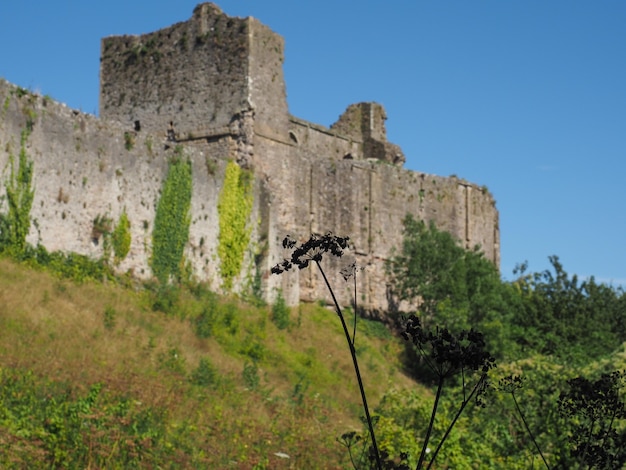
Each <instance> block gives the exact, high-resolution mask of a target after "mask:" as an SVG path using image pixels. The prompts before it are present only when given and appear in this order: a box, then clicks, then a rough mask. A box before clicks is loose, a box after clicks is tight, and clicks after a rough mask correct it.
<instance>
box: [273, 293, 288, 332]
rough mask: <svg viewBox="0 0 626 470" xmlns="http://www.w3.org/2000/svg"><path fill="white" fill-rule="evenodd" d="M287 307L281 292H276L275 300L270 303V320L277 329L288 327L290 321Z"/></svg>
mask: <svg viewBox="0 0 626 470" xmlns="http://www.w3.org/2000/svg"><path fill="white" fill-rule="evenodd" d="M289 313H290V311H289V307H287V303H286V302H285V298H284V297H283V294H282V292H280V291H279V292H278V295H277V296H276V302H274V305H272V322H273V323H274V325H276V327H277V328H278V329H279V330H284V329H286V328H289V326H290V324H291V321H290V319H289Z"/></svg>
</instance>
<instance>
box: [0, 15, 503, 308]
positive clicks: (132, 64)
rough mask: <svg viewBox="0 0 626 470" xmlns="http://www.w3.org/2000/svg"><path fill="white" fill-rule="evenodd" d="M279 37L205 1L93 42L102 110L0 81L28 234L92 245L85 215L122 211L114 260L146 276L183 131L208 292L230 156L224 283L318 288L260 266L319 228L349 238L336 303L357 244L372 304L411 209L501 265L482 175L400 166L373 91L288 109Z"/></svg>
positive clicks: (321, 289) (337, 264) (3, 132)
mask: <svg viewBox="0 0 626 470" xmlns="http://www.w3.org/2000/svg"><path fill="white" fill-rule="evenodd" d="M283 50H284V42H283V39H282V38H281V37H280V36H279V35H278V34H276V33H274V32H272V31H271V30H270V29H269V28H268V27H266V26H264V25H263V24H261V23H260V22H259V21H258V20H256V19H254V18H233V17H229V16H227V15H225V14H223V13H222V12H221V11H220V9H219V8H218V7H217V6H215V5H213V4H211V3H204V4H200V5H198V6H197V7H196V8H195V10H194V12H193V15H192V17H191V19H190V20H189V21H187V22H182V23H178V24H175V25H172V26H170V27H168V28H164V29H162V30H159V31H156V32H153V33H149V34H145V35H141V36H120V37H109V38H105V39H103V40H102V48H101V74H100V117H99V118H97V117H94V116H91V115H87V114H83V113H81V112H78V111H75V110H72V109H69V108H67V107H66V106H65V105H63V104H60V103H57V102H55V101H53V100H51V99H49V98H47V97H42V96H38V95H35V94H32V93H30V92H26V93H25V92H24V90H23V89H21V88H19V87H16V86H14V85H11V84H9V83H7V82H5V81H2V80H0V104H1V105H2V108H0V170H2V174H1V175H0V195H3V194H4V184H5V183H6V178H7V175H8V166H9V164H8V162H9V155H17V153H18V152H19V145H20V133H21V131H22V130H23V129H24V128H25V126H27V125H28V126H30V127H32V132H31V134H30V137H29V139H28V141H27V152H28V154H29V156H30V158H31V159H32V160H33V162H34V189H35V202H34V205H33V209H32V211H31V217H32V220H33V224H32V227H31V232H30V235H29V238H28V241H29V242H30V243H32V244H37V243H41V244H43V245H44V246H45V247H46V248H48V250H63V251H73V252H77V253H81V254H86V255H90V256H93V257H99V256H102V246H101V243H99V240H97V239H95V238H94V237H93V233H92V232H93V221H94V219H95V218H96V217H97V216H99V215H107V216H109V217H111V218H113V219H116V218H117V217H119V215H120V213H121V212H122V211H123V210H126V212H127V214H128V217H129V219H130V221H131V235H132V243H131V251H130V253H129V255H128V257H127V258H126V259H125V260H123V261H122V263H121V264H120V265H119V266H118V269H119V270H120V271H122V272H126V271H132V273H133V274H134V275H135V276H137V277H139V278H149V277H150V276H151V272H150V268H149V259H150V251H151V250H150V246H151V233H152V232H151V231H152V226H153V222H154V215H155V208H156V204H157V201H158V197H159V192H160V189H161V186H162V182H163V179H164V178H165V176H166V174H167V168H168V163H167V162H168V159H169V158H170V157H171V155H172V152H173V146H174V145H181V146H182V147H183V149H184V153H185V155H186V156H187V157H188V158H189V159H190V160H191V162H192V170H193V195H192V207H191V221H192V222H191V228H190V236H189V243H188V246H187V248H186V259H187V261H188V262H189V263H190V265H191V267H192V271H193V274H194V276H195V277H196V278H197V279H198V280H201V281H206V282H208V283H210V285H211V287H212V288H213V289H215V290H218V291H219V290H220V289H221V288H222V285H221V278H220V259H219V256H218V254H217V253H218V252H217V246H218V239H219V213H218V209H217V201H218V198H219V194H220V191H221V189H222V187H223V181H224V170H225V167H226V163H227V162H228V161H229V160H233V161H236V162H237V163H238V164H239V165H241V166H242V167H244V168H246V169H249V170H250V171H252V172H253V175H254V203H253V210H252V215H251V217H250V221H249V223H250V227H251V229H252V237H251V242H250V246H249V247H248V254H247V256H246V260H245V262H244V265H243V266H242V269H241V273H240V275H239V277H238V279H237V280H236V282H235V287H234V289H235V290H236V291H239V292H242V291H245V290H246V289H248V288H249V285H250V279H251V277H253V275H254V273H256V272H258V273H260V274H261V278H262V290H263V295H264V296H265V298H266V299H267V300H269V301H272V300H273V299H274V298H275V296H276V294H277V292H278V291H279V289H280V290H281V291H282V293H283V295H284V296H285V298H286V299H287V301H288V302H289V303H290V304H295V303H297V302H298V301H300V300H302V301H314V300H317V299H328V295H327V293H326V290H325V286H324V285H323V284H322V281H321V278H320V277H319V276H318V274H317V273H316V272H315V271H314V270H312V269H309V270H305V271H301V272H289V273H288V274H287V275H283V276H270V275H269V269H270V267H271V266H272V265H274V264H275V263H277V262H278V261H280V260H281V259H282V258H283V257H284V256H285V253H283V251H282V245H281V241H282V239H283V237H284V236H285V235H287V234H290V235H292V236H293V237H296V238H299V239H303V240H304V239H306V238H308V236H309V235H310V234H311V233H317V234H322V233H326V232H328V231H332V232H333V233H335V234H337V235H342V236H344V235H348V236H350V238H351V240H352V249H351V250H350V252H349V253H348V254H347V256H346V257H345V259H343V260H341V261H333V262H332V264H331V265H329V269H328V273H329V274H330V275H331V282H333V283H335V285H337V286H341V287H340V288H339V289H338V291H339V294H340V299H341V302H343V303H345V304H348V303H349V301H350V288H349V287H348V286H346V287H345V288H344V287H343V286H345V282H344V281H343V278H342V277H341V276H340V275H339V269H340V268H341V267H342V264H345V263H347V262H349V261H352V260H354V259H355V258H356V262H357V264H358V265H359V266H362V267H364V268H365V269H364V270H363V271H362V273H360V277H359V286H358V290H359V296H360V298H359V303H360V305H361V306H362V307H363V308H365V309H366V310H367V311H369V312H372V313H376V312H379V313H383V312H385V311H386V310H388V308H389V302H390V300H389V299H388V287H389V286H388V283H387V280H386V277H385V271H384V262H385V260H387V259H388V258H389V257H390V256H391V254H392V251H393V249H394V248H397V247H399V246H400V244H401V242H402V219H403V218H404V217H405V216H406V215H407V214H408V213H410V214H413V215H414V216H416V217H417V218H420V219H423V220H428V221H429V220H433V221H435V223H436V224H437V226H438V227H439V228H440V229H443V230H447V231H449V232H450V233H452V234H453V235H454V236H455V237H456V238H458V239H459V240H460V242H461V243H462V244H463V246H465V247H468V248H469V247H473V246H475V245H480V246H481V248H482V250H483V251H484V253H485V256H486V257H487V258H488V259H490V260H492V261H493V262H494V263H495V264H496V265H498V264H499V248H500V247H499V229H498V212H497V210H496V207H495V201H494V199H493V198H492V196H491V195H490V194H489V193H488V192H487V191H486V189H484V188H480V187H478V186H476V185H474V184H471V183H468V182H467V181H464V180H462V179H458V178H444V177H439V176H433V175H427V174H423V173H416V172H412V171H409V170H406V169H403V168H402V165H403V163H404V161H405V157H404V154H403V153H402V150H401V149H400V148H399V147H398V146H397V145H394V144H392V143H390V142H388V141H387V137H386V131H385V119H386V115H385V111H384V109H383V107H382V106H381V105H379V104H376V103H358V104H353V105H351V106H349V107H348V109H347V110H346V111H345V112H344V113H343V114H342V115H341V116H340V117H339V119H338V120H337V122H336V123H335V124H333V125H332V126H331V127H330V128H327V127H324V126H321V125H318V124H314V123H310V122H307V121H304V120H302V119H298V118H297V117H294V116H291V115H290V114H289V110H288V108H287V101H286V89H285V82H284V77H283V70H282V63H283V60H284V55H283ZM129 142H132V145H129ZM5 206H6V202H5V201H4V200H3V199H2V200H0V210H5V209H6V207H5Z"/></svg>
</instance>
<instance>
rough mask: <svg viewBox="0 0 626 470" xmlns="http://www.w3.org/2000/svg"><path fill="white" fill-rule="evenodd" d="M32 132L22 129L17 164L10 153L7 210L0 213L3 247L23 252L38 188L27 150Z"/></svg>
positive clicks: (0, 231) (0, 245) (1, 243)
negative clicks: (27, 143) (33, 186)
mask: <svg viewBox="0 0 626 470" xmlns="http://www.w3.org/2000/svg"><path fill="white" fill-rule="evenodd" d="M29 135H30V132H29V131H28V130H23V131H22V134H21V138H20V154H19V158H18V163H17V167H16V164H15V157H14V156H13V154H10V155H9V166H10V170H9V171H10V173H9V178H8V180H7V182H6V200H7V205H8V212H7V214H6V215H5V214H0V249H2V250H5V249H7V248H8V249H10V250H15V252H16V253H22V252H23V251H24V249H25V248H26V236H27V235H28V232H29V231H30V210H31V208H32V206H33V199H34V197H35V192H34V191H33V189H32V183H33V162H32V160H29V158H28V155H27V154H26V141H27V140H28V136H29Z"/></svg>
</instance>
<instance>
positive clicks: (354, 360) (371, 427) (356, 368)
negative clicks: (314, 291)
mask: <svg viewBox="0 0 626 470" xmlns="http://www.w3.org/2000/svg"><path fill="white" fill-rule="evenodd" d="M315 264H317V267H318V268H319V270H320V273H321V274H322V277H323V278H324V282H325V283H326V287H327V288H328V291H329V292H330V295H331V297H332V298H333V303H334V304H335V311H336V312H337V316H338V317H339V319H340V320H341V326H342V327H343V332H344V334H345V335H346V341H347V342H348V346H349V347H350V355H351V356H352V363H353V364H354V372H355V374H356V378H357V381H358V383H359V391H360V392H361V399H362V400H363V409H364V411H365V419H366V420H367V426H368V427H369V431H370V437H371V439H372V447H373V448H374V456H375V457H376V465H377V468H378V470H382V468H383V466H382V462H381V460H380V453H379V452H378V445H377V444H376V435H375V434H374V425H373V423H372V417H371V416H370V411H369V407H368V406H367V398H366V396H365V388H364V387H363V380H362V379H361V372H360V371H359V362H358V360H357V357H356V350H355V349H354V343H353V342H352V340H351V339H350V332H349V331H348V326H347V325H346V320H345V319H344V316H343V313H342V312H341V307H339V303H338V302H337V298H336V297H335V293H334V292H333V289H332V287H331V286H330V283H329V282H328V278H327V277H326V273H324V270H323V269H322V266H321V265H320V263H319V261H317V260H316V261H315Z"/></svg>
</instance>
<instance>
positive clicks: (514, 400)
mask: <svg viewBox="0 0 626 470" xmlns="http://www.w3.org/2000/svg"><path fill="white" fill-rule="evenodd" d="M511 396H512V397H513V403H515V408H517V412H518V414H519V415H520V417H521V418H522V422H523V423H524V427H525V428H526V432H527V433H528V435H529V436H530V439H531V440H532V441H533V444H535V448H536V449H537V452H539V455H540V456H541V460H543V464H544V465H545V466H546V468H547V469H548V470H550V465H548V462H547V461H546V458H545V457H544V456H543V452H541V448H540V447H539V444H537V441H536V440H535V436H534V435H533V433H532V432H531V431H530V427H529V426H528V423H527V422H526V418H525V417H524V413H522V409H521V408H520V406H519V404H518V403H517V398H515V392H514V391H512V392H511Z"/></svg>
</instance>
